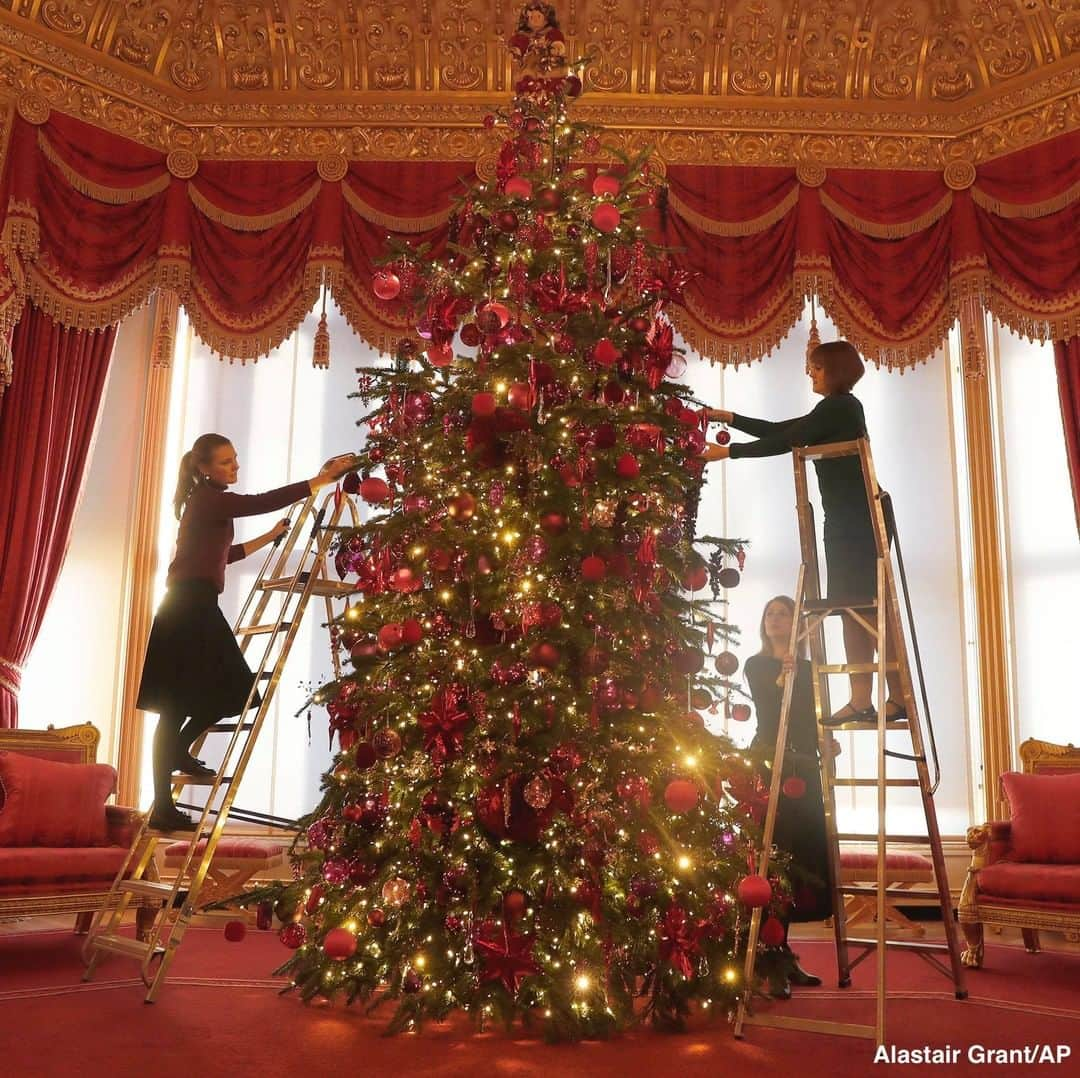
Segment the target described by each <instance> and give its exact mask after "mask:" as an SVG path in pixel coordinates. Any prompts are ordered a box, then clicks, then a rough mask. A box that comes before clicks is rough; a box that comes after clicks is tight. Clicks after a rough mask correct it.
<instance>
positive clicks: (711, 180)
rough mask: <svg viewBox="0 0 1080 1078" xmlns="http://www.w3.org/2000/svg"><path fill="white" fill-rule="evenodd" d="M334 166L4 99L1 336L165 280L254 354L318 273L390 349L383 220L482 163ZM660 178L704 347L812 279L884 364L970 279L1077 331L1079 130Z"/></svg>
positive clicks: (741, 335) (785, 314) (905, 357)
mask: <svg viewBox="0 0 1080 1078" xmlns="http://www.w3.org/2000/svg"><path fill="white" fill-rule="evenodd" d="M333 163H334V161H333V160H331V161H329V162H327V161H323V162H319V163H316V162H313V161H312V162H308V161H203V162H197V161H195V160H194V159H191V160H190V161H189V162H188V168H187V169H183V168H180V167H178V166H177V163H176V160H175V159H173V161H172V164H173V167H174V169H176V171H177V172H183V173H184V174H185V176H186V178H181V176H179V175H176V174H173V173H170V171H169V170H168V168H167V167H166V158H165V156H164V155H163V154H161V153H159V152H157V151H155V150H151V149H147V148H146V147H143V146H140V145H137V144H135V143H133V142H130V141H128V140H126V139H121V138H118V137H116V136H113V135H109V134H107V133H105V132H103V131H100V130H98V129H96V128H94V127H91V126H89V125H88V124H84V123H81V122H80V121H77V120H74V119H71V118H70V117H66V116H63V115H60V114H59V113H54V114H53V115H52V116H51V117H50V118H49V119H48V121H47V122H46V123H45V124H43V125H40V126H34V125H31V124H30V123H28V122H26V121H25V120H23V119H22V118H21V117H16V118H15V120H14V121H13V126H12V131H11V139H10V143H9V148H8V152H7V156H6V160H5V164H4V171H3V174H2V175H0V220H2V222H3V225H2V229H0V342H2V341H3V339H4V334H5V332H6V331H7V330H9V329H10V327H11V325H12V324H13V322H14V320H15V318H16V317H17V316H18V312H20V311H21V310H22V304H23V300H24V298H25V297H27V296H28V297H29V298H31V299H32V300H33V301H34V302H35V303H36V304H37V305H38V306H39V307H41V308H42V309H43V310H45V311H47V312H48V313H50V314H52V315H53V316H54V317H55V318H56V319H57V320H58V321H60V322H62V323H63V324H65V325H70V326H74V327H80V328H99V327H102V326H105V325H110V324H112V323H114V322H117V321H118V320H119V319H120V318H121V317H123V316H124V315H125V314H127V313H128V312H129V311H130V310H132V309H133V308H134V307H135V306H136V305H137V304H138V303H140V302H142V301H143V300H144V299H145V298H146V297H147V296H148V295H149V294H150V292H151V291H152V290H153V289H154V288H155V287H158V286H167V287H169V288H172V289H174V290H175V291H177V292H178V293H179V295H180V298H181V301H182V302H183V304H184V306H185V308H186V309H187V311H188V314H189V316H190V317H191V319H192V321H193V323H194V326H195V329H196V331H197V332H198V333H199V335H200V336H201V337H202V338H203V339H204V340H206V341H207V342H208V343H209V344H210V345H211V346H212V347H213V348H215V349H217V350H218V351H220V352H222V353H224V354H227V355H229V356H231V357H236V358H245V357H247V358H250V357H255V356H258V355H261V354H263V353H265V352H266V351H267V350H268V349H270V348H272V347H274V346H275V345H277V344H279V343H280V342H281V341H282V340H284V339H285V337H286V336H288V334H289V333H291V332H292V331H293V330H294V329H295V328H296V326H297V325H298V324H299V323H300V321H301V320H302V319H303V317H304V315H305V314H306V313H307V311H308V310H310V308H311V306H312V304H313V303H314V301H315V299H316V297H317V294H318V290H319V287H320V284H321V283H322V282H326V283H328V284H329V286H330V288H331V291H332V293H333V296H334V299H335V300H336V301H337V303H338V305H339V306H340V307H341V309H342V311H343V312H344V314H345V316H346V318H348V320H349V321H350V323H351V324H352V326H353V327H354V329H355V330H356V331H357V332H358V333H359V334H360V335H361V336H362V337H364V338H365V339H366V340H368V341H370V342H372V343H373V344H375V345H376V346H377V347H381V348H387V347H390V346H391V344H392V342H393V341H394V340H396V339H397V338H398V337H399V336H401V334H402V332H403V331H406V330H408V329H409V328H410V327H409V324H408V322H407V314H406V313H405V312H402V311H400V310H397V309H395V308H393V307H390V306H388V305H386V304H384V303H381V302H380V301H378V300H376V299H375V297H374V296H373V295H372V293H371V274H372V269H373V265H374V262H375V260H376V259H378V258H379V257H381V256H382V254H383V253H384V251H385V243H386V240H387V238H388V236H391V235H393V236H396V237H397V238H399V239H401V240H405V241H408V242H410V243H427V244H429V245H430V246H431V248H432V249H433V250H434V251H437V250H439V249H440V248H441V246H442V245H443V244H444V243H445V241H446V237H447V232H448V227H447V223H448V220H449V215H450V210H451V207H452V204H453V199H454V196H455V194H456V193H458V192H459V191H460V190H461V189H462V185H463V184H464V183H468V182H474V181H475V173H474V170H473V167H472V165H471V164H469V163H465V162H432V161H390V162H385V161H362V162H360V161H354V162H351V163H348V164H346V162H344V160H341V161H340V162H337V164H338V167H337V169H336V170H334V169H332V168H330V167H329V166H330V165H331V164H333ZM191 169H194V170H195V171H194V172H193V173H192V174H191V175H187V173H188V172H189V171H190V170H191ZM667 189H668V197H667V203H666V208H665V207H663V206H662V207H660V208H659V212H657V213H655V214H651V215H650V226H649V227H650V228H651V231H652V232H653V235H654V237H655V238H657V239H658V240H660V241H661V242H663V243H665V244H666V245H668V246H670V247H672V248H674V249H675V254H674V259H675V261H676V263H677V266H678V268H680V269H682V270H685V271H686V272H687V273H689V274H690V275H691V279H690V283H689V285H688V286H687V288H686V299H685V304H684V305H683V307H682V308H681V309H679V310H677V311H676V316H677V320H678V322H679V326H680V328H681V329H682V331H683V333H684V335H685V337H686V338H687V340H688V342H689V343H690V344H691V346H693V347H696V348H697V349H698V350H699V351H700V352H702V353H703V354H704V355H707V356H709V357H712V358H715V359H719V360H722V361H736V362H738V361H742V360H746V359H754V358H757V357H759V356H762V355H764V354H765V353H766V352H768V351H769V349H770V348H772V347H773V346H774V345H775V344H776V343H777V342H778V341H779V340H780V339H781V338H782V337H783V336H784V334H786V333H787V332H788V330H790V328H791V327H792V326H793V325H794V324H795V322H796V321H797V319H798V317H799V314H800V312H801V309H802V304H803V300H804V297H805V296H806V295H807V294H809V293H811V292H812V293H814V294H816V295H817V296H818V297H819V299H820V300H821V303H822V306H823V307H824V309H825V311H826V312H827V313H828V314H829V316H830V317H831V319H832V320H833V322H834V323H835V324H836V325H837V326H838V327H839V329H840V330H841V332H842V333H844V334H845V335H846V336H847V337H848V338H849V339H851V340H852V341H853V342H854V343H855V344H856V345H857V346H858V347H859V348H860V349H861V350H862V351H863V352H864V353H865V354H866V355H868V356H869V357H871V358H872V359H875V360H877V361H878V362H880V363H884V364H886V365H900V366H904V365H908V364H912V363H916V362H919V361H921V360H924V359H926V358H928V357H929V356H930V355H932V354H933V352H934V350H935V349H936V348H937V347H938V345H940V343H941V342H942V341H943V340H944V337H945V334H946V333H947V331H948V327H949V326H950V325H951V324H952V322H953V320H954V319H955V317H956V313H957V310H958V307H959V301H960V300H961V299H962V298H963V297H965V296H969V295H977V296H979V297H980V298H981V299H982V300H983V301H984V302H985V303H986V304H987V306H988V307H989V308H990V309H991V310H992V311H993V313H994V314H995V315H996V316H997V317H998V318H999V319H1001V321H1003V322H1004V323H1005V324H1007V325H1008V326H1010V327H1011V328H1012V329H1014V330H1016V331H1017V332H1019V333H1022V334H1026V335H1029V336H1033V337H1039V338H1040V339H1044V340H1050V339H1056V340H1067V339H1069V338H1070V337H1072V336H1074V335H1076V334H1078V333H1080V245H1078V244H1077V243H1076V239H1075V238H1076V236H1077V235H1078V234H1080V131H1076V132H1072V133H1069V134H1064V135H1060V136H1059V137H1057V138H1055V139H1052V140H1049V141H1047V142H1045V143H1042V144H1040V145H1037V146H1033V147H1030V148H1028V149H1025V150H1020V151H1017V152H1015V153H1012V154H1008V155H1005V156H1002V157H998V158H995V159H993V160H990V161H986V162H983V163H982V164H980V165H978V166H977V167H973V166H970V165H964V164H963V163H962V162H954V163H952V165H950V167H949V168H947V169H945V170H944V171H943V172H933V171H914V170H908V171H901V170H888V169H825V168H819V167H814V166H807V165H804V166H801V167H800V168H799V169H790V168H773V167H760V168H759V167H735V166H727V165H670V166H668V168H667ZM3 377H4V369H3V355H2V347H0V385H2V381H3Z"/></svg>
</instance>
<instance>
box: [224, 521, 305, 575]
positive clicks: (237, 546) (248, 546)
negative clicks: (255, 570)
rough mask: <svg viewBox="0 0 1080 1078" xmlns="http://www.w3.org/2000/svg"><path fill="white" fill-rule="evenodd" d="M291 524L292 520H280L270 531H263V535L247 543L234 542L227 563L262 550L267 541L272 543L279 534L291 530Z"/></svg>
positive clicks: (229, 563) (230, 563)
mask: <svg viewBox="0 0 1080 1078" xmlns="http://www.w3.org/2000/svg"><path fill="white" fill-rule="evenodd" d="M290 525H291V521H289V520H279V521H278V522H277V523H276V524H275V525H274V526H273V527H272V528H271V529H270V530H269V531H268V532H263V534H262V535H259V536H256V537H255V538H254V539H249V540H248V541H247V542H246V543H234V544H233V545H232V546H231V547H229V557H228V559H227V561H226V564H228V565H232V563H233V562H234V561H239V560H240V559H241V558H246V557H249V556H250V555H252V554H254V553H255V551H256V550H262V548H263V547H264V546H266V545H267V543H272V542H273V541H274V540H275V539H277V537H278V536H279V535H284V534H285V533H286V532H287V531H288V530H289V527H290Z"/></svg>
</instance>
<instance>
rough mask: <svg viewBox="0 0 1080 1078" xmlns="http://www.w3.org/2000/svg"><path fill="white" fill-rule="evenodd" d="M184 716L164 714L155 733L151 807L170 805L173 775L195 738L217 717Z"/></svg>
mask: <svg viewBox="0 0 1080 1078" xmlns="http://www.w3.org/2000/svg"><path fill="white" fill-rule="evenodd" d="M185 719H187V716H186V715H182V714H180V713H179V712H176V711H163V712H162V713H161V717H160V718H159V719H158V724H157V729H156V730H155V731H154V805H155V806H158V807H161V808H166V807H168V806H169V805H171V804H172V774H173V772H174V771H175V770H176V767H177V765H178V764H179V763H181V762H182V761H183V759H184V757H185V756H186V755H187V753H188V751H189V750H190V749H191V746H192V745H193V744H194V743H195V741H196V739H197V738H198V737H199V736H200V735H201V734H203V733H205V732H206V731H207V730H209V729H210V727H211V726H213V725H214V723H216V722H220V721H221V716H220V715H192V716H191V718H190V719H187V722H186V724H185V722H184V720H185Z"/></svg>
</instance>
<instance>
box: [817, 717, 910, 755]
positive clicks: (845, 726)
mask: <svg viewBox="0 0 1080 1078" xmlns="http://www.w3.org/2000/svg"><path fill="white" fill-rule="evenodd" d="M819 725H820V726H824V727H825V729H826V730H829V731H831V732H833V733H835V732H836V731H837V730H844V731H847V732H849V733H850V732H851V731H852V730H869V731H870V732H871V733H876V732H877V728H878V721H877V716H876V715H874V716H873V717H867V718H865V719H847V720H846V721H845V722H823V723H819ZM885 729H886V730H888V731H889V732H890V733H891V732H892V731H894V730H910V729H911V724H910V723H909V722H908V720H907V719H886V720H885ZM886 755H889V754H888V753H886ZM902 759H904V760H913V759H914V757H913V756H903V757H902Z"/></svg>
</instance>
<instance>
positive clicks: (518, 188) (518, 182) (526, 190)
mask: <svg viewBox="0 0 1080 1078" xmlns="http://www.w3.org/2000/svg"><path fill="white" fill-rule="evenodd" d="M505 190H506V195H507V197H508V198H525V199H528V198H532V183H531V182H530V181H529V180H528V179H526V178H525V177H524V176H511V177H510V179H508V180H507V181H506V188H505Z"/></svg>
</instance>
